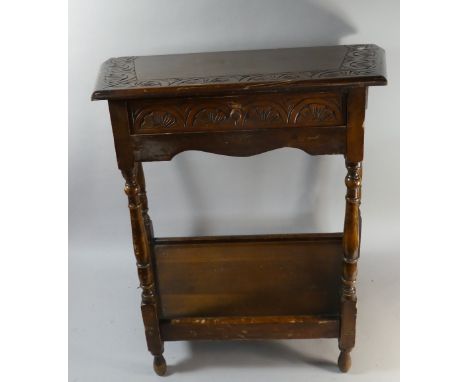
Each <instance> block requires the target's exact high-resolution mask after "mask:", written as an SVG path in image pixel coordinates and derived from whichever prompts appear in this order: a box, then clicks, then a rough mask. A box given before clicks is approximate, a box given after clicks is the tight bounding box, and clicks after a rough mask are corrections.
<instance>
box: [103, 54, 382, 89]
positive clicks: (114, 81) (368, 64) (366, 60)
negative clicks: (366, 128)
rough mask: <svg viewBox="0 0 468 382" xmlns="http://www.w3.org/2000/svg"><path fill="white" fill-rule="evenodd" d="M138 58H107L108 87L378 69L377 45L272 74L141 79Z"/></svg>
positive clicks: (305, 77)
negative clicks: (332, 62)
mask: <svg viewBox="0 0 468 382" xmlns="http://www.w3.org/2000/svg"><path fill="white" fill-rule="evenodd" d="M136 58H137V57H118V58H112V59H110V60H108V61H107V63H106V65H107V68H106V72H105V74H104V79H103V83H104V86H105V87H104V89H112V88H119V87H128V86H133V87H148V86H152V87H171V86H181V85H191V84H210V83H227V82H257V81H279V80H291V81H294V80H308V79H315V78H333V77H337V76H341V77H352V76H359V75H372V74H375V72H376V69H377V47H376V46H375V45H348V46H347V52H346V54H345V57H344V59H343V62H342V64H341V66H340V68H338V69H336V70H319V71H304V72H283V73H272V74H260V73H259V74H238V75H225V76H207V77H192V78H165V79H157V78H155V79H149V80H140V79H138V77H137V74H136V70H135V59H136Z"/></svg>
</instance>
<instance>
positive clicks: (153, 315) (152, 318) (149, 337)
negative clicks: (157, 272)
mask: <svg viewBox="0 0 468 382" xmlns="http://www.w3.org/2000/svg"><path fill="white" fill-rule="evenodd" d="M140 168H141V165H140V164H135V165H134V166H132V167H131V168H127V169H124V170H122V174H123V176H124V178H125V182H126V183H125V193H126V194H127V196H128V207H129V209H130V221H131V225H132V237H133V248H134V251H135V257H136V261H137V268H138V277H139V279H140V288H141V312H142V316H143V324H144V326H145V335H146V342H147V344H148V350H149V351H150V352H151V354H153V356H154V363H153V366H154V370H155V372H156V373H157V374H158V375H164V373H165V372H166V361H165V360H164V357H163V355H162V354H163V352H164V344H163V342H162V340H161V336H160V332H159V319H158V309H157V297H156V290H155V282H154V280H155V277H154V274H153V267H152V263H151V250H152V244H151V241H150V236H152V233H151V234H150V232H148V229H149V225H148V223H146V221H145V217H144V214H146V215H147V212H145V213H144V212H143V211H144V209H145V208H146V211H147V203H146V194H145V193H144V191H143V192H142V188H141V186H140V184H139V181H141V179H144V178H143V172H142V171H139V169H140ZM143 190H144V185H143ZM142 195H144V197H143V200H144V202H142V200H141V199H142ZM148 218H149V217H148ZM149 222H150V223H151V221H149Z"/></svg>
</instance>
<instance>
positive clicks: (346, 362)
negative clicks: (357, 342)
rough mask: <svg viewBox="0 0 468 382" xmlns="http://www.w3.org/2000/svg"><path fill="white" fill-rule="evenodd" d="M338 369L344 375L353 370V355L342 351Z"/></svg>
mask: <svg viewBox="0 0 468 382" xmlns="http://www.w3.org/2000/svg"><path fill="white" fill-rule="evenodd" d="M338 367H339V368H340V371H342V372H343V373H346V372H347V371H348V370H349V369H350V368H351V354H350V352H349V351H342V352H341V353H340V356H339V357H338Z"/></svg>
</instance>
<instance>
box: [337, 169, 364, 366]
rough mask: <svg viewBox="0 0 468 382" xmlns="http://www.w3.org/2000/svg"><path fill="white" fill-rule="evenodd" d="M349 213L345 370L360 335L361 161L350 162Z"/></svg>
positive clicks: (343, 336)
mask: <svg viewBox="0 0 468 382" xmlns="http://www.w3.org/2000/svg"><path fill="white" fill-rule="evenodd" d="M346 167H347V169H348V174H347V175H346V179H345V184H346V188H347V192H346V213H345V224H344V234H343V253H344V257H343V273H342V290H341V317H340V318H341V319H340V321H341V325H340V337H339V340H338V344H339V348H340V351H341V352H340V356H339V358H338V366H339V368H340V370H341V371H342V372H344V373H345V372H347V371H348V370H349V369H350V367H351V355H350V353H351V350H352V349H353V347H354V342H355V335H356V301H357V298H356V287H355V283H356V276H357V261H358V258H359V247H360V231H361V223H360V220H361V217H360V211H359V205H360V204H361V174H362V171H361V162H346Z"/></svg>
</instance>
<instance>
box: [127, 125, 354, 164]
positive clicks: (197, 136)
mask: <svg viewBox="0 0 468 382" xmlns="http://www.w3.org/2000/svg"><path fill="white" fill-rule="evenodd" d="M131 142H132V147H133V150H134V157H135V159H136V160H138V161H145V162H146V161H164V160H170V159H172V158H173V157H174V156H175V155H177V154H179V153H180V152H183V151H187V150H198V151H205V152H209V153H214V154H223V155H230V156H238V157H247V156H251V155H256V154H261V153H263V152H265V151H270V150H274V149H278V148H281V147H293V148H296V149H300V150H303V151H305V152H306V153H309V154H311V155H325V154H344V153H345V152H346V127H345V126H336V127H327V128H326V129H325V128H317V127H303V128H286V129H283V128H281V129H258V130H250V131H220V132H216V134H213V133H208V132H203V133H202V132H200V133H192V132H190V133H181V134H158V135H144V136H142V135H136V136H132V137H131Z"/></svg>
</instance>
